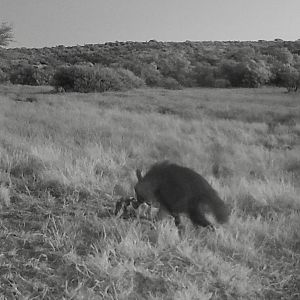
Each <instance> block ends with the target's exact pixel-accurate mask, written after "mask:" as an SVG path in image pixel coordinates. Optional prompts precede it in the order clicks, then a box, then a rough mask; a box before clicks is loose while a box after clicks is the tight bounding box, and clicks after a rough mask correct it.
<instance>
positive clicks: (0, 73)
mask: <svg viewBox="0 0 300 300" xmlns="http://www.w3.org/2000/svg"><path fill="white" fill-rule="evenodd" d="M7 80H8V76H7V74H6V73H5V72H3V71H2V70H1V69H0V83H2V82H6V81H7Z"/></svg>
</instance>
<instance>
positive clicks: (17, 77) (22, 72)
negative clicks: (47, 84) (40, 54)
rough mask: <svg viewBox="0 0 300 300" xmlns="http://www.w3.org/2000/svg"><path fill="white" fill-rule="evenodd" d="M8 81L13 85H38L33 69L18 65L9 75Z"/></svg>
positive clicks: (28, 66)
mask: <svg viewBox="0 0 300 300" xmlns="http://www.w3.org/2000/svg"><path fill="white" fill-rule="evenodd" d="M9 80H10V82H11V83H13V84H26V85H38V82H37V79H36V76H35V69H34V67H33V66H30V65H20V66H18V67H17V69H16V70H14V71H13V72H11V73H10V76H9Z"/></svg>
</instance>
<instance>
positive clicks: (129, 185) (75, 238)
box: [0, 86, 300, 300]
mask: <svg viewBox="0 0 300 300" xmlns="http://www.w3.org/2000/svg"><path fill="white" fill-rule="evenodd" d="M268 124H269V125H268ZM164 159H169V160H171V161H173V162H176V163H179V164H182V165H185V166H188V167H192V168H193V169H195V170H196V171H198V172H199V173H200V174H202V175H203V176H205V178H206V179H207V180H208V181H209V182H210V183H211V184H212V186H213V187H214V188H215V189H216V190H217V191H218V193H219V194H220V196H221V197H222V198H223V199H224V201H226V203H228V205H229V206H230V208H231V210H232V213H231V217H230V223H229V224H226V225H225V226H219V227H218V228H217V230H216V231H215V232H211V231H208V230H206V229H201V228H197V229H195V228H194V227H193V226H192V225H191V224H190V222H189V220H188V219H184V224H185V230H184V233H183V235H182V236H181V237H179V236H178V232H177V229H176V227H175V225H174V224H173V220H171V219H166V220H163V221H161V222H152V221H151V220H148V219H145V218H131V219H123V218H119V217H115V216H114V215H113V209H114V204H115V201H116V200H117V199H118V198H119V197H120V196H122V195H134V192H133V185H134V183H135V182H136V178H135V169H136V168H137V167H139V168H142V169H143V170H147V168H148V167H149V166H150V165H151V164H152V163H154V162H157V161H161V160H164ZM299 214H300V95H299V94H287V93H285V92H284V90H283V89H271V88H262V89H225V90H223V89H184V90H181V91H168V90H163V89H144V90H133V91H128V92H118V93H103V94H75V93H74V94H53V93H52V92H51V90H50V89H49V88H33V87H21V86H1V87H0V299H202V300H205V299H300V284H299V282H300V216H299Z"/></svg>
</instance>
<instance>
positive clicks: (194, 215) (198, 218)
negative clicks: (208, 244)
mask: <svg viewBox="0 0 300 300" xmlns="http://www.w3.org/2000/svg"><path fill="white" fill-rule="evenodd" d="M189 217H190V219H191V221H192V222H193V224H194V225H198V226H202V227H206V228H209V229H214V226H213V225H212V224H211V223H210V222H209V221H208V220H207V219H206V217H205V215H204V214H203V213H202V212H199V210H195V209H191V210H190V211H189Z"/></svg>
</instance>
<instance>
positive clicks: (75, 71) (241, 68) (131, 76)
mask: <svg viewBox="0 0 300 300" xmlns="http://www.w3.org/2000/svg"><path fill="white" fill-rule="evenodd" d="M6 81H10V82H11V83H14V84H29V85H52V86H54V87H55V88H56V89H57V90H64V91H79V92H89V91H107V90H123V89H129V88H134V87H140V86H150V87H165V88H169V89H179V88H181V87H217V88H226V87H259V86H261V85H274V86H283V87H286V88H287V89H288V90H289V91H296V90H297V88H298V86H299V85H300V40H297V41H283V40H280V39H277V40H274V41H263V40H261V41H257V42H235V41H230V42H190V41H186V42H157V41H155V40H151V41H149V42H114V43H105V44H95V45H94V44H89V45H84V46H73V47H65V46H57V47H52V48H48V47H45V48H41V49H36V48H32V49H28V48H15V49H0V82H6Z"/></svg>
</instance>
